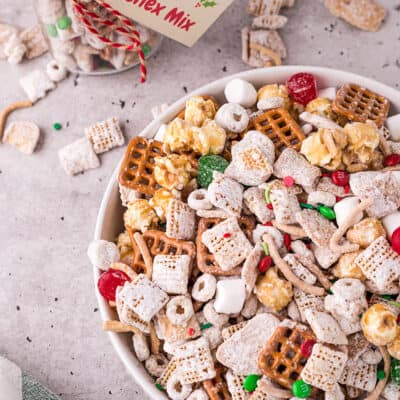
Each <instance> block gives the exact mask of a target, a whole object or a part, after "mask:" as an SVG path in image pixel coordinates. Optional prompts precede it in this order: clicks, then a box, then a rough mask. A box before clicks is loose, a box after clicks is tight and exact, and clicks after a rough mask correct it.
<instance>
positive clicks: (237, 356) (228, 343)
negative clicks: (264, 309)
mask: <svg viewBox="0 0 400 400" xmlns="http://www.w3.org/2000/svg"><path fill="white" fill-rule="evenodd" d="M278 325H279V319H278V318H277V317H275V316H274V315H272V314H267V313H263V314H259V315H256V316H255V317H254V318H252V319H251V320H250V321H248V322H247V324H246V326H245V327H244V328H242V329H240V330H238V331H237V332H235V333H234V334H233V335H232V336H231V337H229V338H227V339H226V340H225V342H223V343H222V344H221V345H220V346H219V348H218V350H217V353H216V357H217V360H218V361H219V362H220V363H221V364H223V365H225V366H226V367H228V368H230V369H231V370H232V371H233V373H234V374H236V375H249V374H257V373H259V372H260V370H259V368H258V355H259V353H260V351H261V350H262V348H263V347H264V344H265V341H266V340H268V338H269V337H270V336H271V335H272V334H273V332H274V331H275V328H276V327H277V326H278Z"/></svg>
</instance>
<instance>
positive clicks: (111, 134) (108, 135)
mask: <svg viewBox="0 0 400 400" xmlns="http://www.w3.org/2000/svg"><path fill="white" fill-rule="evenodd" d="M85 135H86V136H87V138H88V139H89V141H90V143H92V146H93V149H94V151H95V152H96V154H101V153H105V152H106V151H109V150H111V149H113V148H114V147H117V146H122V145H123V144H124V143H125V138H124V135H123V134H122V131H121V128H120V126H119V121H118V118H116V117H111V118H108V119H106V120H105V121H101V122H97V123H95V124H93V125H90V126H89V127H88V128H86V129H85Z"/></svg>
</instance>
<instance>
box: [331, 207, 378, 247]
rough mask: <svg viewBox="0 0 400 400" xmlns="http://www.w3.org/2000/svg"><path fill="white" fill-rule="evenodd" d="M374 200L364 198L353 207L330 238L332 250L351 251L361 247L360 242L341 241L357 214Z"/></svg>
mask: <svg viewBox="0 0 400 400" xmlns="http://www.w3.org/2000/svg"><path fill="white" fill-rule="evenodd" d="M372 202H373V200H372V199H367V200H363V201H361V202H360V204H358V205H357V206H355V207H354V208H353V210H352V211H351V213H350V214H349V215H348V216H347V218H346V219H345V220H344V221H343V223H342V225H340V227H339V228H338V229H336V231H335V232H334V234H333V235H332V237H331V239H330V240H329V248H330V249H331V250H332V251H334V252H338V253H351V252H353V251H357V250H358V249H359V247H360V246H359V245H358V244H343V245H340V244H339V242H340V241H341V240H342V238H343V235H344V234H345V233H346V231H347V229H349V228H350V227H351V226H352V225H353V220H354V218H355V217H356V216H357V214H358V213H360V212H363V211H364V210H365V209H367V208H368V207H369V206H370V205H371V204H372Z"/></svg>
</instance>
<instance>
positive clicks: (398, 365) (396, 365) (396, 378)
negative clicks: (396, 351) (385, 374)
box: [390, 358, 400, 386]
mask: <svg viewBox="0 0 400 400" xmlns="http://www.w3.org/2000/svg"><path fill="white" fill-rule="evenodd" d="M390 376H391V377H392V381H393V382H394V383H395V384H396V385H398V386H400V360H397V359H396V358H392V365H391V366H390Z"/></svg>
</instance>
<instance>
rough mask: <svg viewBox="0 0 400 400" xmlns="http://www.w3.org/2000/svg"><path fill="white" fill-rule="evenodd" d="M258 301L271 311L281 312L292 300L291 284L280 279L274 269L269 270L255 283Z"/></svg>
mask: <svg viewBox="0 0 400 400" xmlns="http://www.w3.org/2000/svg"><path fill="white" fill-rule="evenodd" d="M254 293H255V294H256V296H257V298H258V300H259V301H260V302H261V303H262V304H264V305H265V306H267V307H269V308H270V309H272V310H273V311H281V310H282V309H284V308H285V307H286V306H287V305H288V304H289V303H290V302H291V300H292V298H293V288H292V284H291V283H290V282H288V281H287V280H284V279H280V278H279V277H278V273H277V270H276V268H270V269H269V270H268V271H267V272H266V274H265V275H264V276H263V277H261V278H260V279H259V280H258V282H257V283H256V287H255V289H254Z"/></svg>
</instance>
